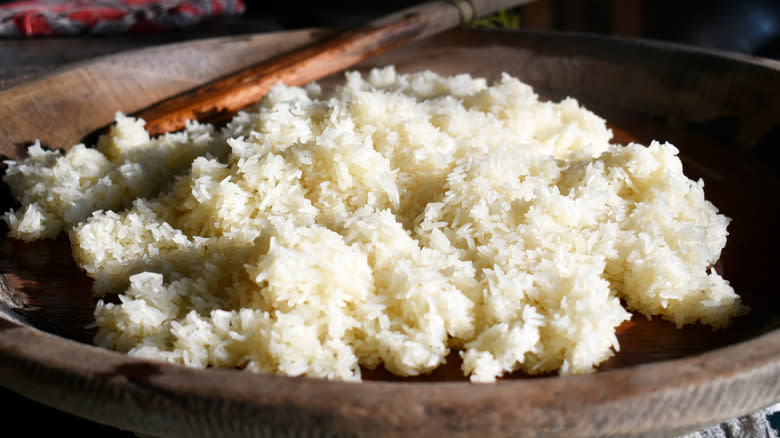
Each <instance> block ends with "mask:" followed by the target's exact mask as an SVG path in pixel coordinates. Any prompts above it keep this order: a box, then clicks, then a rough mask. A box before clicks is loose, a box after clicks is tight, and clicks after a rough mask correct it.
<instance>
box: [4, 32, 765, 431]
mask: <svg viewBox="0 0 780 438" xmlns="http://www.w3.org/2000/svg"><path fill="white" fill-rule="evenodd" d="M317 37H318V32H317V31H295V32H286V33H273V34H263V35H252V36H237V37H225V38H216V39H208V40H201V41H196V42H188V43H180V44H173V45H166V46H160V47H155V48H152V49H144V50H138V51H133V52H125V53H120V54H117V55H112V56H108V57H104V58H100V59H97V60H94V61H91V62H88V63H83V64H78V65H73V66H70V67H68V68H66V69H64V70H60V71H56V72H52V73H51V74H50V75H48V76H46V77H44V78H41V79H38V80H35V81H32V82H27V83H24V84H21V85H19V86H17V87H15V88H11V89H8V90H5V91H3V92H0V102H2V106H0V153H2V154H4V155H6V156H8V157H11V158H19V157H22V156H24V154H25V149H26V145H27V144H29V143H30V142H32V141H34V140H35V139H36V138H39V139H40V140H41V142H42V143H43V144H45V145H49V146H52V147H68V146H70V145H72V144H74V143H77V142H78V141H79V140H80V139H81V138H82V137H83V136H85V135H86V134H88V133H90V132H91V131H92V130H94V129H96V128H98V127H101V126H104V125H105V124H107V123H109V122H111V120H112V119H113V115H114V112H115V111H117V110H122V111H124V112H125V113H132V112H134V111H136V110H138V109H141V108H143V107H145V106H147V105H149V104H150V103H152V102H155V101H157V100H160V99H162V98H164V97H166V96H169V95H171V94H174V93H178V92H180V91H183V90H185V89H188V88H190V87H193V86H195V85H198V84H200V83H203V82H205V81H208V80H210V79H213V78H215V77H218V76H220V75H223V74H226V73H228V72H231V71H233V70H236V69H238V68H241V67H244V66H247V65H249V64H251V63H254V62H257V61H259V60H261V59H264V58H266V57H268V56H270V55H272V54H274V53H277V52H280V51H282V50H286V49H289V48H292V47H294V46H297V45H300V44H303V43H306V42H308V41H311V40H312V39H315V38H317ZM391 63H392V64H395V65H396V66H397V68H398V70H400V71H413V70H419V69H432V70H434V71H437V72H439V73H442V74H454V73H459V72H470V73H472V74H474V75H479V76H485V77H488V78H490V79H495V78H496V77H497V75H499V74H500V73H501V72H504V71H505V72H508V73H510V74H512V75H515V76H517V77H519V78H520V79H522V80H524V81H526V82H528V83H530V84H531V85H533V86H534V87H535V88H536V90H537V91H538V92H539V93H540V94H541V95H543V96H546V97H548V98H551V99H556V100H557V99H560V98H562V97H565V96H574V97H576V98H577V99H579V100H580V101H581V102H582V103H583V104H585V105H586V106H587V107H589V108H590V109H592V110H594V111H596V112H597V113H599V114H601V115H602V116H605V117H606V118H607V119H608V120H609V121H610V123H611V126H612V127H613V128H614V130H615V132H616V134H617V137H618V140H625V139H627V138H634V139H636V140H638V141H640V142H643V143H645V144H646V143H648V142H649V140H650V139H658V140H668V141H670V142H672V143H674V144H675V145H677V146H678V147H679V148H680V149H681V157H682V159H683V162H684V165H685V166H686V172H687V174H688V176H690V177H693V178H703V179H704V181H705V190H706V193H707V196H708V198H709V199H710V200H712V201H713V202H714V203H715V205H717V206H718V207H719V208H720V209H721V211H723V212H724V213H725V214H727V215H728V216H730V217H732V218H733V222H732V223H731V225H730V227H729V231H730V240H729V243H728V246H727V247H726V249H725V251H724V253H723V257H722V259H721V261H720V263H719V268H720V272H721V273H722V274H723V275H724V276H725V277H726V278H727V279H728V280H729V281H730V282H731V283H732V285H733V286H734V287H735V289H736V290H737V292H738V293H739V294H740V295H741V296H742V297H743V300H744V302H745V303H746V304H748V305H749V306H751V308H752V311H751V313H750V314H748V315H747V316H745V317H742V318H740V319H739V320H737V321H736V322H735V324H734V325H733V326H732V327H730V328H728V329H726V330H721V331H717V332H713V331H712V330H710V329H709V328H705V327H699V326H689V327H685V328H683V329H681V330H677V329H675V328H674V327H672V326H671V325H670V324H668V323H665V322H663V321H661V320H660V319H653V320H647V319H645V318H634V319H633V320H632V321H630V322H629V323H626V324H624V325H623V326H621V327H620V330H619V332H620V333H619V337H620V341H621V344H622V349H621V351H620V353H618V354H617V355H616V356H615V357H614V358H613V359H611V360H610V361H608V362H607V363H605V364H604V365H603V366H602V367H601V368H600V369H599V371H598V372H596V373H595V374H591V375H580V376H571V377H557V376H544V377H534V378H529V377H525V376H519V375H518V376H510V377H508V378H506V379H502V380H501V381H499V382H497V383H495V384H472V383H469V382H467V381H466V380H465V379H463V378H462V377H459V376H456V375H455V374H457V373H453V372H451V371H447V370H446V369H444V370H441V371H437V372H435V373H434V374H432V375H431V376H427V377H425V378H422V379H407V380H401V379H393V378H390V377H388V376H387V375H386V374H384V373H383V372H381V371H377V372H374V373H371V379H372V380H370V381H366V382H363V383H360V384H356V383H343V382H329V381H323V380H317V379H310V378H291V377H284V376H277V375H265V374H251V373H249V372H242V371H237V370H218V369H207V370H202V369H191V368H187V367H184V366H177V365H170V364H163V363H157V362H151V361H147V360H141V359H137V358H132V357H127V356H125V355H123V354H119V353H116V352H111V351H107V350H103V349H100V348H97V347H95V346H92V345H90V336H91V333H90V332H89V330H87V329H86V328H85V326H86V325H87V324H88V323H89V322H90V320H91V318H92V308H93V304H94V303H93V302H92V298H91V296H90V292H89V281H88V280H87V279H86V277H84V276H83V275H82V274H81V273H80V272H79V271H78V269H77V268H76V267H75V265H74V264H73V262H72V260H71V258H70V254H69V249H68V243H67V241H66V239H65V238H61V239H56V240H48V241H42V242H36V243H33V244H23V243H20V242H17V241H14V240H11V239H8V238H6V237H3V238H2V241H0V268H1V271H2V275H0V384H2V385H3V386H5V387H7V388H9V389H11V390H13V391H16V392H19V393H21V394H23V395H25V396H27V397H29V398H31V399H34V400H37V401H39V402H42V403H44V404H47V405H50V406H53V407H56V408H59V409H62V410H64V411H67V412H70V413H73V414H75V415H77V416H81V417H84V418H87V419H90V420H94V421H97V422H100V423H105V424H109V425H112V426H115V427H118V428H122V429H127V430H130V431H133V432H136V433H138V434H141V435H150V436H159V437H178V436H181V437H200V436H209V437H211V436H242V437H245V436H256V435H261V436H277V435H278V436H291V435H294V434H296V433H300V434H307V435H305V436H324V435H328V436H339V435H345V436H376V437H410V436H421V437H430V436H440V435H444V434H446V435H448V436H450V437H453V438H454V437H489V436H492V437H509V436H512V437H526V436H528V437H548V436H551V437H552V436H555V437H558V436H567V437H586V436H587V437H590V436H604V435H620V436H625V435H642V436H670V435H673V434H676V433H682V432H685V431H690V430H693V429H696V428H700V427H703V426H707V425H711V424H715V423H718V422H721V421H724V420H727V419H730V418H734V417H737V416H741V415H745V414H748V413H751V412H754V411H756V410H758V409H760V408H763V407H766V406H768V405H771V404H774V403H776V402H778V401H780V330H779V329H778V328H780V310H779V309H780V307H779V306H778V305H779V304H780V298H779V297H780V294H778V290H777V289H778V287H777V281H776V279H775V278H774V276H773V275H774V272H776V271H775V269H776V264H777V261H778V257H777V248H779V247H780V239H778V228H777V224H778V219H779V218H780V215H779V214H778V205H777V193H778V188H780V183H779V181H778V148H779V147H780V125H778V122H780V86H779V85H778V84H780V64H778V63H776V62H773V61H769V60H761V59H751V58H748V57H739V56H733V55H725V54H719V53H712V52H707V51H701V50H694V49H691V48H685V47H680V46H676V45H667V44H660V43H653V42H647V41H631V40H622V39H614V38H607V37H596V36H586V35H571V34H557V33H535V32H525V31H523V32H519V31H518V32H515V31H512V32H509V31H506V32H499V31H477V30H458V31H452V32H448V33H445V34H443V35H441V36H439V37H436V38H433V39H429V40H426V41H423V42H420V43H417V44H414V45H410V46H408V47H403V48H400V49H397V50H395V51H393V52H390V53H387V54H385V55H382V56H381V57H379V58H375V59H372V60H370V61H368V62H365V63H363V64H361V65H360V69H364V70H365V69H369V68H371V67H372V66H380V65H386V64H391ZM341 78H342V76H341V75H335V76H334V77H332V78H328V79H326V80H324V81H322V82H323V83H324V84H328V83H330V84H332V83H335V82H334V81H339V80H341ZM11 202H12V201H11V200H10V198H9V196H8V194H7V193H6V194H5V195H4V197H3V210H4V211H5V210H7V209H8V208H9V207H10V206H11ZM295 436H297V435H295Z"/></svg>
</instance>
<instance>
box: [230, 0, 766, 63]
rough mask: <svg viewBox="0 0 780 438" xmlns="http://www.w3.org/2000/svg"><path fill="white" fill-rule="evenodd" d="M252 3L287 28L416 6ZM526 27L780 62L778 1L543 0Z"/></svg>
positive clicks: (531, 8)
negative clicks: (658, 42) (644, 40)
mask: <svg viewBox="0 0 780 438" xmlns="http://www.w3.org/2000/svg"><path fill="white" fill-rule="evenodd" d="M263 3H264V4H260V3H259V2H256V3H249V2H247V6H246V12H245V16H246V17H256V18H267V17H272V19H273V20H274V21H275V22H276V24H278V25H279V26H281V27H300V26H304V27H305V26H349V25H354V24H357V23H361V22H364V21H366V20H367V19H369V18H372V17H376V16H379V15H381V14H383V13H387V12H389V11H392V10H395V9H398V8H400V7H402V6H408V5H411V4H414V3H417V2H414V1H402V0H397V1H384V2H366V1H359V0H352V1H341V2H335V3H334V2H317V3H315V4H311V5H306V7H301V5H300V4H299V3H298V2H295V1H288V2H277V3H274V4H273V5H269V4H268V2H263ZM512 12H513V15H515V16H516V18H517V22H516V24H517V25H519V26H522V27H526V28H534V29H548V30H559V31H571V32H590V33H598V34H606V35H618V36H623V37H642V38H650V39H659V40H665V41H672V42H679V43H686V44H693V45H698V46H703V47H708V48H715V49H722V50H731V51H737V52H741V53H747V54H753V55H758V56H764V57H768V58H773V59H778V58H780V1H777V0H744V1H733V0H689V1H679V0H653V1H650V0H537V1H534V2H531V3H529V4H528V5H525V6H521V7H518V8H516V9H514V10H512Z"/></svg>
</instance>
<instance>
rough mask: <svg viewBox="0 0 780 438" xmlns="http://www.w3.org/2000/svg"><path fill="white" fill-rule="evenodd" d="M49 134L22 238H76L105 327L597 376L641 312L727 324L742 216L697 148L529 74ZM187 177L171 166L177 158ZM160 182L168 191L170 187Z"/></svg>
mask: <svg viewBox="0 0 780 438" xmlns="http://www.w3.org/2000/svg"><path fill="white" fill-rule="evenodd" d="M116 121H117V123H116V125H115V126H114V128H113V130H112V131H111V133H110V134H108V135H107V136H106V137H104V138H103V139H102V140H101V142H100V144H99V147H98V150H93V149H88V148H85V147H84V146H83V145H78V146H75V147H73V148H71V149H70V150H69V151H68V152H67V153H64V154H63V153H61V152H52V151H45V150H43V149H42V148H41V147H40V146H33V147H31V148H30V156H29V158H28V159H26V160H24V161H19V162H9V163H8V164H9V168H8V172H7V175H6V178H5V180H6V182H7V183H8V184H9V186H10V187H11V189H12V190H13V193H14V194H15V195H16V196H17V198H18V199H19V201H20V202H21V204H22V207H21V208H20V209H19V210H18V211H11V212H9V213H7V214H6V215H5V220H6V222H7V223H8V225H9V228H10V230H11V231H10V235H11V236H13V237H16V238H20V239H25V240H32V239H37V238H42V237H52V236H55V235H57V234H58V233H59V232H61V231H62V230H65V231H67V232H69V234H70V239H71V242H72V246H73V254H74V257H75V259H76V261H77V262H78V263H79V265H80V266H81V267H82V268H83V269H84V270H85V271H86V272H87V273H88V274H89V275H90V276H91V277H92V278H93V279H94V280H95V281H94V293H95V294H96V296H98V297H101V298H105V295H106V294H112V295H114V294H116V295H117V296H118V299H111V300H109V299H105V300H104V299H101V300H100V301H99V302H98V305H97V308H96V310H95V320H96V324H97V326H98V328H99V329H98V333H97V337H96V339H95V342H96V343H97V344H98V345H101V346H105V347H107V348H112V349H116V350H119V351H123V352H128V353H129V354H132V355H137V356H143V357H148V358H153V359H161V360H165V361H170V362H176V363H182V364H186V365H191V366H197V367H208V366H218V367H240V368H246V369H249V370H252V371H260V372H275V373H284V374H288V375H307V376H316V377H324V378H329V379H342V380H360V378H361V375H360V369H361V366H362V367H368V368H373V367H377V366H379V365H383V366H384V367H386V368H387V369H388V370H390V371H391V372H393V373H395V374H397V375H400V376H410V375H418V374H421V373H426V372H429V371H431V370H433V369H435V368H437V367H438V366H440V365H441V364H442V363H444V361H445V358H446V357H447V356H448V354H449V353H450V351H451V350H453V349H455V350H458V351H460V355H461V357H462V359H463V365H462V369H463V373H464V375H466V376H469V377H470V379H471V380H472V381H475V382H489V381H493V380H495V379H496V378H497V377H500V376H502V375H504V374H506V373H510V372H512V371H515V370H523V371H525V372H528V373H532V374H535V373H546V372H559V373H560V374H575V373H587V372H592V371H593V370H594V368H595V367H596V366H597V365H598V364H599V363H601V362H602V361H604V360H605V359H607V358H609V357H610V356H612V355H613V354H614V351H616V350H618V349H619V345H618V341H617V338H616V335H615V329H616V327H617V326H619V325H620V324H621V323H623V322H624V321H626V320H627V319H629V318H630V316H631V313H629V311H633V312H639V313H642V314H645V315H647V316H651V315H659V316H661V317H663V318H666V319H668V320H671V321H673V322H674V323H675V324H677V325H678V326H681V325H683V324H688V323H694V322H700V323H704V324H710V325H712V326H713V327H716V328H717V327H722V326H725V325H727V324H729V322H730V321H731V319H732V318H733V317H735V316H736V315H738V314H740V313H741V312H743V307H742V306H741V305H740V301H739V297H738V296H737V295H736V294H735V293H734V291H733V290H732V288H731V287H730V286H729V284H728V282H727V281H726V280H724V279H723V278H722V277H721V276H720V275H719V274H718V273H717V272H715V270H714V269H713V268H712V265H713V263H714V262H715V261H716V260H717V259H718V258H719V255H720V252H721V250H722V248H723V247H724V245H725V243H726V236H727V231H726V227H727V225H728V222H729V219H728V218H727V217H725V216H724V215H722V214H719V213H718V210H717V209H716V207H715V206H713V205H712V204H711V203H710V202H708V201H707V200H705V198H704V192H703V183H702V182H701V181H699V182H696V181H692V180H690V179H688V178H687V177H686V176H685V175H684V174H683V169H682V165H681V162H680V160H679V158H678V157H677V152H678V151H677V149H676V148H675V147H674V146H672V145H671V144H668V143H664V144H662V143H658V142H653V143H652V144H650V145H649V146H643V145H638V144H629V145H625V146H623V145H613V144H611V143H610V141H611V137H612V133H611V131H610V130H609V129H608V128H607V126H606V124H605V121H604V120H603V119H601V118H600V117H598V116H596V115H595V114H593V113H591V112H589V111H587V110H586V109H584V108H582V107H581V106H580V105H579V104H578V102H577V101H576V100H574V99H565V100H563V101H562V102H559V103H553V102H542V101H540V100H539V99H538V96H537V95H536V94H535V93H534V92H533V90H532V89H531V87H529V86H528V85H526V84H524V83H522V82H520V81H519V80H517V79H516V78H513V77H510V76H509V75H503V76H502V77H501V79H500V80H499V81H498V82H497V83H495V84H491V85H489V84H488V83H487V82H486V81H485V80H484V79H481V78H473V77H471V76H469V75H457V76H453V77H442V76H439V75H437V74H434V73H432V72H419V73H414V74H405V75H402V74H398V73H396V71H395V70H394V68H393V67H387V68H383V69H376V70H373V71H371V72H370V73H369V74H367V75H366V76H365V77H364V76H361V75H360V74H359V73H356V72H352V73H348V74H347V75H346V81H345V83H344V84H343V86H340V87H339V88H337V89H336V90H335V91H334V92H333V93H332V94H327V95H326V94H324V93H323V92H322V91H321V89H320V88H319V87H318V85H317V84H311V85H309V86H307V87H305V88H301V87H285V86H281V85H280V86H277V87H276V88H274V89H273V90H272V91H271V92H270V94H269V95H268V96H267V97H266V99H264V100H263V102H262V103H261V104H259V105H258V106H257V108H256V111H254V112H242V113H240V114H238V115H237V116H236V117H235V119H234V120H233V121H232V122H231V123H230V124H229V125H228V126H227V127H226V128H224V129H223V130H222V132H217V131H215V129H214V128H213V127H211V126H209V125H203V124H197V123H193V124H190V125H188V127H187V129H186V130H185V131H184V132H181V133H176V134H169V135H166V136H163V137H161V138H157V139H150V138H149V137H148V135H147V134H146V132H145V131H144V129H143V121H142V120H135V119H132V118H129V117H126V116H124V115H122V114H118V115H117V120H116ZM180 172H181V176H179V177H178V178H176V179H175V180H174V179H173V178H172V177H171V175H174V174H179V173H180ZM158 193H159V195H158Z"/></svg>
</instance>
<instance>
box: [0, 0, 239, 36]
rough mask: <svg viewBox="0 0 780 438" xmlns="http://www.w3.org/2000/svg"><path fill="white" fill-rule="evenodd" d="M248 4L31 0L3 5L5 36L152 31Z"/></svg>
mask: <svg viewBox="0 0 780 438" xmlns="http://www.w3.org/2000/svg"><path fill="white" fill-rule="evenodd" d="M244 8H245V6H244V2H243V1H242V0H113V1H112V0H61V1H54V0H30V1H14V2H11V3H4V4H0V36H6V37H34V36H54V35H115V34H122V33H150V32H159V31H164V30H169V29H177V28H182V27H187V26H191V25H193V24H197V23H199V22H201V21H203V20H204V19H207V18H210V17H215V16H218V15H239V14H241V13H243V12H244Z"/></svg>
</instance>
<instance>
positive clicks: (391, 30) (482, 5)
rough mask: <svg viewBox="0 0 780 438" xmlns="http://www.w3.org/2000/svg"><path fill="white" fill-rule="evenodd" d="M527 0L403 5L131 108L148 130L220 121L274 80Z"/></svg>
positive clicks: (290, 80) (294, 79) (294, 77)
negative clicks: (148, 104) (143, 106)
mask: <svg viewBox="0 0 780 438" xmlns="http://www.w3.org/2000/svg"><path fill="white" fill-rule="evenodd" d="M530 1H531V0H520V1H518V0H514V1H509V0H453V1H443V0H442V1H433V2H428V3H424V4H421V5H417V6H414V7H410V8H407V9H404V10H402V11H400V12H397V13H394V14H392V15H388V16H386V17H384V18H381V19H379V20H376V21H374V22H372V23H370V24H369V25H367V26H365V27H362V28H359V29H355V30H350V31H346V32H343V33H340V34H337V35H335V36H333V37H331V38H327V39H325V40H323V41H321V42H318V43H315V44H313V45H309V46H306V47H304V48H301V49H298V50H294V51H292V52H288V53H285V54H282V55H280V56H276V57H273V58H270V59H268V60H266V61H263V62H261V63H259V64H256V65H254V66H252V67H249V68H247V69H244V70H242V71H239V72H237V73H235V74H232V75H229V76H227V77H224V78H222V79H218V80H216V81H214V82H211V83H209V84H206V85H204V86H202V87H199V88H196V89H193V90H190V91H187V92H185V93H183V94H180V95H177V96H175V97H172V98H170V99H167V100H164V101H162V102H160V103H158V104H155V105H154V106H151V107H149V108H147V109H145V110H142V111H140V112H137V113H135V114H134V116H136V117H140V118H143V119H144V120H145V121H146V130H147V131H148V132H149V133H150V134H151V135H159V134H163V133H166V132H173V131H178V130H180V129H182V128H184V126H185V124H186V122H187V121H188V120H200V121H211V122H215V121H223V120H226V119H227V118H228V117H230V116H231V115H232V114H234V113H235V112H237V111H239V110H240V109H242V108H245V107H246V106H248V105H251V104H253V103H256V102H258V101H259V100H260V99H262V98H263V96H265V94H266V93H267V92H268V91H269V90H270V89H271V88H272V87H274V86H275V85H277V84H279V83H284V84H286V85H290V86H294V85H303V84H306V83H308V82H311V81H313V80H317V79H320V78H323V77H325V76H328V75H329V74H332V73H335V72H338V71H340V70H343V69H345V68H348V67H350V66H352V65H355V64H357V63H358V62H360V61H363V60H365V59H367V58H370V57H372V56H376V55H378V54H380V53H382V52H384V51H387V50H389V49H392V48H394V47H398V46H400V45H402V44H405V43H408V42H411V41H414V40H417V39H422V38H425V37H428V36H431V35H434V34H436V33H439V32H442V31H444V30H447V29H451V28H454V27H456V26H458V25H459V24H460V23H461V22H463V21H464V20H465V21H470V20H472V19H474V18H476V17H477V16H480V15H484V14H490V13H493V12H496V11H498V10H500V9H506V8H510V7H514V6H518V5H520V4H523V3H528V2H530Z"/></svg>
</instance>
